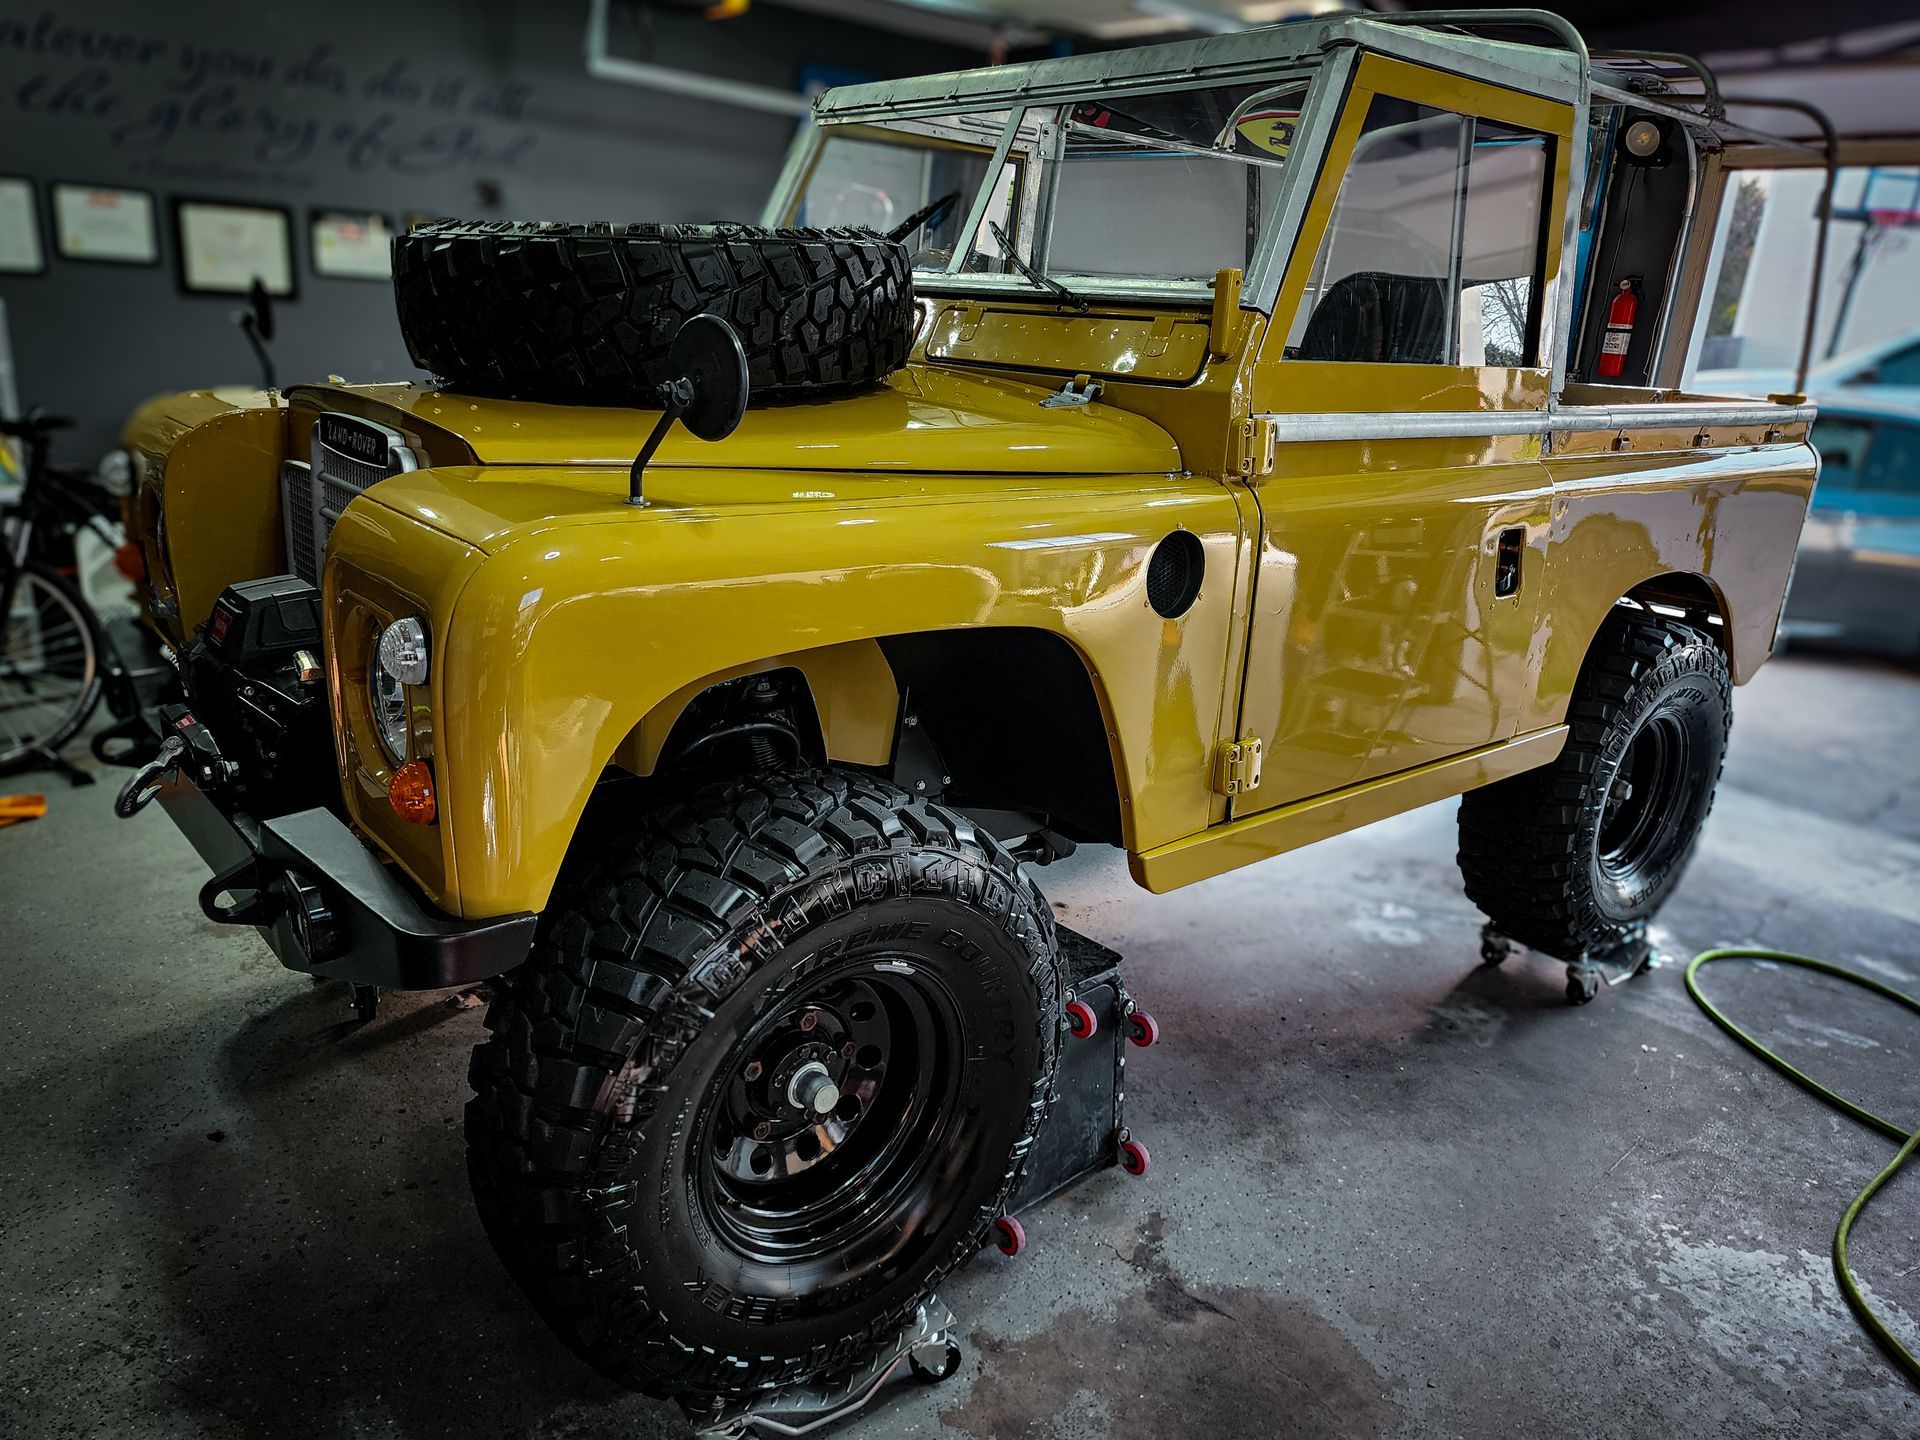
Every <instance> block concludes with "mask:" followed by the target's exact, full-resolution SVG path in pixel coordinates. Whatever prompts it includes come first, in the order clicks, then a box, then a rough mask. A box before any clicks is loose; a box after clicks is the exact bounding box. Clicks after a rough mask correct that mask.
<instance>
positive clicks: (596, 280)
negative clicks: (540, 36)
mask: <svg viewBox="0 0 1920 1440" xmlns="http://www.w3.org/2000/svg"><path fill="white" fill-rule="evenodd" d="M393 288H394V296H395V299H396V301H397V303H398V305H399V311H400V330H401V333H402V334H403V335H404V336H405V337H406V342H407V352H408V353H409V354H410V355H412V357H413V362H414V364H416V365H418V366H419V367H420V368H421V369H423V370H427V371H431V372H432V373H433V374H436V375H439V376H441V377H443V378H444V379H446V380H447V381H449V382H451V383H453V384H455V385H459V386H462V387H466V388H470V389H474V390H482V391H486V392H488V393H491V394H496V395H505V396H510V397H512V398H515V399H521V400H543V401H553V402H558V403H562V404H597V405H639V406H650V405H652V404H653V403H654V391H655V389H656V387H657V386H659V384H660V383H661V382H662V381H664V380H666V379H668V378H669V376H668V373H667V363H666V362H667V347H668V346H669V345H671V344H672V343H673V337H674V335H675V334H676V333H677V332H678V331H679V329H680V326H681V325H682V324H683V323H684V322H685V321H687V320H688V319H690V318H691V317H692V316H695V315H702V314H705V315H718V316H720V317H721V318H722V319H724V320H726V321H727V322H729V323H730V324H731V325H732V326H733V328H734V329H735V330H736V331H738V332H739V334H740V342H741V344H742V345H744V346H745V347H746V352H747V370H748V377H749V381H750V385H751V389H752V393H753V396H754V398H756V399H758V398H764V397H768V396H781V395H784V396H799V395H814V394H822V393H829V392H833V391H840V390H853V389H858V388H861V387H864V386H868V385H872V384H875V383H877V382H878V381H880V380H881V379H883V378H884V377H886V376H887V375H888V374H890V373H891V372H893V371H894V370H897V369H899V368H900V366H901V365H903V364H905V363H906V358H907V350H908V348H909V346H910V345H911V344H912V341H913V308H914V307H913V272H912V268H911V266H910V264H909V262H908V259H907V251H906V247H905V246H903V245H901V244H899V243H898V242H896V241H892V240H888V239H886V238H884V237H882V236H880V235H876V234H874V233H873V232H872V231H870V230H859V229H838V230H768V229H762V228H760V227H758V226H751V225H625V226H614V225H605V224H595V225H562V224H553V223H547V222H538V223H535V222H524V221H464V220H440V221H436V222H434V223H432V224H429V225H423V226H420V227H419V228H418V229H415V230H412V231H410V232H408V233H407V234H405V235H401V236H399V237H397V238H396V239H395V240H394V242H393Z"/></svg>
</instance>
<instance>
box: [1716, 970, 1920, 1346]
mask: <svg viewBox="0 0 1920 1440" xmlns="http://www.w3.org/2000/svg"><path fill="white" fill-rule="evenodd" d="M1717 960H1766V961H1771V962H1772V963H1774V964H1776V965H1797V966H1799V967H1800V968H1801V969H1802V970H1812V971H1815V972H1817V973H1818V974H1821V975H1831V976H1832V977H1833V978H1834V979H1836V980H1844V981H1846V982H1847V983H1848V984H1849V985H1858V986H1859V987H1860V988H1861V989H1863V990H1871V991H1872V992H1873V993H1874V994H1876V995H1879V996H1883V997H1884V998H1886V999H1888V1000H1891V1001H1893V1002H1894V1003H1896V1004H1898V1005H1904V1006H1905V1007H1906V1008H1907V1009H1909V1010H1911V1011H1913V1012H1914V1013H1915V1014H1920V1000H1916V999H1914V998H1913V997H1912V996H1911V995H1908V994H1907V993H1905V992H1904V991H1901V990H1896V989H1894V988H1893V987H1892V986H1891V985H1883V984H1881V983H1880V982H1879V981H1878V980H1874V979H1872V978H1870V977H1868V976H1866V975H1862V974H1860V973H1859V972H1858V971H1854V970H1848V969H1847V968H1845V967H1844V966H1841V965H1835V964H1833V963H1832V962H1831V961H1828V960H1815V959H1813V958H1812V957H1811V956H1808V955H1793V954H1789V953H1787V952H1786V951H1784V950H1750V949H1744V948H1729V949H1723V950H1704V951H1702V952H1701V953H1700V954H1698V955H1696V956H1694V957H1693V961H1692V963H1691V964H1689V965H1688V966H1687V993H1688V994H1689V995H1691V996H1693V998H1694V1001H1695V1002H1696V1003H1697V1004H1698V1005H1699V1006H1700V1008H1701V1009H1702V1010H1704V1011H1706V1012H1707V1016H1708V1018H1709V1019H1711V1020H1712V1021H1713V1023H1714V1024H1716V1025H1718V1026H1719V1027H1720V1028H1721V1029H1722V1030H1724V1031H1726V1032H1727V1033H1728V1034H1729V1035H1731V1036H1733V1038H1734V1039H1736V1040H1738V1041H1739V1042H1740V1043H1741V1044H1742V1045H1744V1046H1746V1047H1747V1049H1749V1050H1751V1051H1752V1052H1753V1053H1754V1054H1755V1055H1758V1056H1759V1057H1760V1058H1761V1059H1762V1060H1764V1061H1766V1062H1767V1064H1769V1065H1771V1066H1772V1067H1773V1068H1774V1069H1776V1070H1778V1071H1779V1072H1780V1073H1781V1074H1782V1075H1784V1076H1786V1077H1787V1078H1788V1079H1789V1080H1791V1081H1793V1083H1794V1084H1796V1085H1798V1086H1799V1087H1800V1088H1801V1089H1803V1090H1807V1091H1810V1092H1812V1093H1813V1094H1815V1095H1817V1096H1819V1097H1820V1098H1821V1099H1822V1100H1824V1101H1826V1102H1827V1103H1828V1104H1829V1105H1832V1106H1833V1107H1834V1108H1835V1109H1837V1110H1841V1111H1843V1112H1845V1113H1846V1114H1848V1115H1851V1116H1852V1117H1853V1118H1854V1119H1855V1120H1858V1121H1859V1122H1860V1123H1861V1124H1862V1125H1865V1126H1867V1127H1868V1128H1869V1129H1872V1130H1878V1131H1879V1132H1880V1133H1881V1134H1882V1135H1885V1136H1888V1137H1889V1138H1890V1139H1893V1140H1897V1141H1899V1142H1900V1153H1899V1154H1897V1155H1895V1156H1894V1157H1893V1161H1892V1163H1890V1164H1889V1165H1888V1166H1887V1168H1886V1169H1884V1170H1882V1171H1881V1172H1880V1173H1879V1174H1878V1175H1876V1176H1874V1177H1873V1179H1871V1180H1869V1181H1868V1182H1867V1187H1866V1189H1864V1190H1862V1191H1861V1192H1860V1193H1859V1194H1858V1195H1856V1196H1854V1197H1853V1203H1852V1204H1851V1205H1849V1206H1847V1212H1846V1214H1844V1215H1842V1216H1841V1217H1840V1228H1839V1229H1837V1230H1835V1231H1834V1232H1833V1273H1834V1276H1835V1278H1836V1279H1838V1280H1839V1282H1840V1293H1841V1294H1842V1295H1844V1296H1846V1298H1847V1304H1848V1305H1849V1306H1850V1307H1852V1310H1853V1313H1854V1316H1855V1318H1856V1319H1858V1320H1859V1322H1860V1323H1861V1325H1863V1326H1864V1327H1866V1331H1867V1333H1868V1334H1869V1335H1871V1336H1873V1338H1874V1340H1875V1341H1876V1342H1878V1344H1879V1346H1880V1348H1881V1349H1882V1350H1884V1351H1886V1352H1887V1354H1888V1356H1889V1357H1891V1358H1892V1360H1893V1363H1894V1364H1895V1365H1897V1366H1899V1368H1900V1369H1901V1370H1902V1371H1904V1372H1905V1373H1906V1376H1907V1378H1908V1379H1910V1380H1912V1381H1914V1382H1915V1383H1916V1384H1920V1359H1915V1358H1914V1354H1913V1352H1912V1351H1911V1350H1909V1349H1907V1347H1906V1346H1905V1345H1902V1344H1901V1343H1900V1341H1899V1340H1898V1339H1896V1338H1895V1337H1894V1334H1893V1332H1892V1331H1891V1330H1889V1329H1888V1328H1887V1326H1886V1322H1885V1321H1883V1320H1882V1319H1881V1318H1880V1317H1879V1316H1878V1315H1876V1314H1874V1313H1873V1307H1872V1306H1871V1305H1869V1304H1867V1301H1866V1297H1865V1296H1863V1295H1862V1294H1861V1293H1860V1283H1859V1282H1858V1281H1857V1280H1855V1279H1854V1278H1853V1271H1851V1270H1849V1269H1848V1268H1847V1236H1848V1235H1849V1234H1850V1233H1851V1232H1852V1230H1853V1222H1854V1221H1855V1220H1857V1219H1859V1218H1860V1212H1861V1211H1863V1210H1865V1209H1866V1208H1867V1202H1868V1201H1869V1200H1871V1199H1873V1197H1874V1196H1875V1195H1876V1194H1878V1193H1879V1192H1880V1189H1881V1187H1882V1186H1884V1185H1885V1184H1886V1183H1887V1182H1888V1181H1889V1180H1891V1179H1892V1178H1893V1177H1894V1176H1895V1175H1897V1174H1899V1173H1900V1167H1901V1166H1903V1165H1905V1164H1906V1163H1907V1161H1908V1160H1910V1159H1912V1158H1913V1153H1914V1151H1916V1150H1920V1130H1913V1131H1908V1130H1907V1129H1906V1128H1905V1127H1903V1126H1900V1125H1896V1124H1894V1123H1893V1122H1892V1121H1891V1120H1888V1119H1886V1118H1884V1117H1883V1116H1879V1115H1876V1114H1874V1113H1873V1112H1872V1111H1871V1110H1869V1109H1867V1108H1866V1107H1865V1106H1863V1105H1856V1104H1854V1103H1853V1101H1851V1100H1849V1099H1847V1097H1846V1096H1844V1095H1841V1094H1838V1093H1837V1092H1835V1091H1832V1090H1829V1089H1828V1088H1827V1087H1826V1086H1825V1085H1822V1084H1821V1083H1820V1082H1819V1081H1818V1080H1815V1079H1813V1078H1812V1077H1811V1076H1809V1075H1807V1074H1806V1073H1805V1072H1804V1071H1801V1070H1797V1069H1795V1068H1794V1067H1793V1066H1791V1065H1789V1064H1788V1063H1787V1062H1786V1061H1785V1060H1782V1059H1781V1058H1780V1057H1779V1056H1778V1055H1776V1054H1774V1053H1773V1051H1771V1050H1769V1049H1767V1047H1766V1046H1764V1045H1762V1044H1761V1043H1760V1042H1759V1041H1758V1040H1756V1039H1754V1038H1753V1036H1751V1035H1749V1034H1748V1033H1747V1032H1746V1031H1744V1030H1742V1029H1741V1028H1740V1027H1739V1026H1738V1025H1736V1024H1734V1023H1733V1021H1731V1020H1729V1019H1728V1018H1727V1017H1726V1016H1725V1015H1724V1014H1723V1013H1721V1011H1720V1009H1719V1008H1718V1007H1717V1006H1716V1005H1715V1004H1714V1003H1713V1002H1712V1001H1711V1000H1709V999H1707V997H1706V996H1705V995H1703V994H1701V993H1700V978H1699V977H1700V972H1701V971H1702V970H1704V969H1705V968H1706V967H1707V966H1709V965H1711V964H1713V963H1714V962H1715V961H1717Z"/></svg>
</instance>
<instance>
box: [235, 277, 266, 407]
mask: <svg viewBox="0 0 1920 1440" xmlns="http://www.w3.org/2000/svg"><path fill="white" fill-rule="evenodd" d="M233 323H234V324H236V325H238V326H239V327H240V333H241V334H243V335H245V336H246V337H247V343H248V344H249V345H251V346H252V347H253V355H254V358H255V359H256V360H258V361H259V362H260V385H261V388H262V389H263V390H271V389H273V388H274V375H273V357H272V356H271V355H269V354H267V341H269V340H271V339H273V299H272V297H271V296H269V295H268V294H267V287H266V286H265V285H264V284H262V283H261V282H260V281H259V280H258V279H256V280H255V281H254V282H253V288H252V289H251V290H249V291H247V303H246V305H245V306H244V307H243V308H241V309H239V310H236V311H234V312H233Z"/></svg>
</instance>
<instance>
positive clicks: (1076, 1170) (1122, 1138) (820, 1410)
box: [680, 926, 1160, 1440]
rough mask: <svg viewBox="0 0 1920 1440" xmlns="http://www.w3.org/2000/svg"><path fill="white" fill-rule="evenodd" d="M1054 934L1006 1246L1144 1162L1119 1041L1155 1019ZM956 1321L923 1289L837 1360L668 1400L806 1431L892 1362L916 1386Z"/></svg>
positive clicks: (1097, 963)
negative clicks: (882, 1337)
mask: <svg viewBox="0 0 1920 1440" xmlns="http://www.w3.org/2000/svg"><path fill="white" fill-rule="evenodd" d="M1059 936H1060V942H1059V943H1060V955H1061V958H1062V960H1064V961H1065V962H1066V972H1067V1001H1066V1004H1065V1005H1064V1006H1063V1008H1062V1011H1061V1022H1060V1023H1061V1028H1062V1030H1063V1031H1064V1034H1063V1036H1062V1041H1061V1048H1060V1065H1059V1069H1058V1071H1057V1072H1056V1074H1055V1078H1054V1089H1053V1100H1052V1104H1051V1106H1050V1107H1049V1108H1048V1111H1047V1118H1046V1121H1045V1123H1044V1124H1042V1126H1041V1127H1040V1132H1039V1134H1038V1135H1037V1136H1036V1137H1035V1138H1034V1142H1033V1149H1032V1150H1031V1151H1030V1152H1029V1154H1028V1156H1027V1163H1026V1168H1025V1169H1024V1170H1023V1171H1022V1172H1021V1178H1020V1183H1019V1186H1018V1188H1016V1190H1015V1191H1014V1194H1013V1198H1012V1199H1011V1200H1009V1201H1008V1203H1007V1213H1006V1214H1004V1215H1003V1216H1001V1217H1000V1218H999V1219H998V1220H996V1221H995V1222H994V1228H993V1244H994V1245H995V1247H996V1248H997V1249H998V1250H999V1251H1000V1252H1001V1254H1003V1255H1008V1256H1013V1255H1018V1254H1019V1253H1020V1252H1021V1251H1023V1250H1024V1249H1026V1244H1027V1235H1026V1231H1025V1229H1024V1228H1022V1226H1021V1224H1020V1221H1019V1219H1018V1216H1019V1215H1020V1214H1021V1213H1023V1212H1025V1211H1028V1210H1031V1209H1033V1208H1034V1207H1035V1206H1037V1205H1039V1204H1041V1203H1042V1202H1044V1201H1046V1200H1049V1199H1051V1198H1052V1197H1053V1196H1055V1195H1058V1194H1060V1193H1061V1192H1062V1191H1064V1190H1067V1189H1070V1188H1071V1187H1073V1186H1074V1185H1077V1184H1078V1183H1079V1182H1080V1181H1082V1180H1085V1179H1087V1178H1089V1177H1090V1176H1092V1175H1095V1174H1097V1173H1099V1172H1100V1171H1102V1170H1105V1169H1107V1168H1108V1167H1110V1166H1114V1165H1118V1166H1119V1167H1120V1168H1121V1169H1122V1170H1125V1171H1126V1172H1127V1173H1128V1174H1129V1175H1135V1176H1139V1175H1145V1174H1146V1173H1147V1169H1148V1167H1149V1165H1150V1164H1151V1163H1152V1161H1151V1156H1149V1154H1148V1152H1147V1147H1146V1146H1145V1145H1143V1144H1141V1143H1140V1142H1139V1141H1138V1140H1136V1139H1134V1138H1133V1134H1132V1132H1131V1131H1130V1130H1129V1129H1128V1128H1127V1124H1126V1119H1125V1113H1124V1112H1125V1104H1126V1086H1125V1079H1126V1065H1127V1055H1126V1051H1127V1046H1128V1045H1135V1046H1147V1045H1152V1044H1154V1043H1155V1042H1156V1041H1157V1040H1158V1039H1159V1038H1160V1027H1159V1026H1158V1024H1156V1023H1155V1021H1154V1019H1153V1017H1152V1016H1151V1015H1149V1014H1147V1013H1146V1011H1144V1010H1142V1009H1140V1008H1139V1007H1138V1006H1137V1005H1136V1004H1135V1003H1134V1000H1133V997H1132V996H1131V995H1129V994H1128V993H1127V988H1126V986H1125V985H1124V984H1123V983H1122V982H1121V979H1120V957H1119V956H1118V955H1117V954H1115V953H1114V952H1113V951H1112V950H1109V949H1107V948H1106V946H1104V945H1102V944H1100V943H1099V942H1098V941H1095V940H1090V939H1088V938H1087V937H1086V936H1084V935H1081V934H1078V933H1076V932H1075V931H1072V930H1069V929H1067V928H1066V927H1065V926H1062V927H1060V932H1059ZM957 1328H958V1326H957V1322H956V1321H955V1319H954V1316H953V1311H951V1310H950V1309H948V1308H947V1307H946V1306H945V1305H944V1304H942V1303H941V1302H940V1300H939V1299H938V1298H936V1297H934V1296H931V1295H929V1296H928V1297H927V1298H926V1300H925V1301H923V1302H922V1303H921V1305H920V1307H919V1310H918V1311H917V1312H916V1313H915V1315H914V1318H913V1320H912V1322H911V1323H910V1324H908V1325H907V1326H905V1327H904V1328H903V1329H902V1330H901V1331H900V1332H899V1334H897V1335H896V1336H895V1337H894V1338H893V1339H892V1340H891V1341H890V1342H888V1343H887V1344H885V1345H883V1346H881V1347H880V1348H879V1349H878V1350H876V1351H874V1352H873V1354H872V1355H870V1356H869V1357H868V1358H867V1359H865V1360H864V1361H861V1362H860V1363H859V1364H857V1365H855V1366H853V1367H852V1368H851V1369H849V1370H845V1371H841V1372H838V1373H835V1374H832V1375H828V1376H826V1377H823V1378H822V1379H819V1380H815V1381H810V1382H807V1383H805V1384H799V1385H788V1386H783V1387H780V1388H778V1389H772V1390H759V1391H754V1392H752V1393H751V1394H746V1395H740V1396H722V1397H713V1398H707V1399H698V1400H695V1399H682V1400H681V1401H680V1408H681V1409H682V1411H684V1412H685V1414H686V1416H687V1419H688V1420H689V1421H690V1422H691V1423H692V1425H693V1429H694V1434H695V1435H697V1436H701V1437H705V1440H745V1437H746V1436H748V1435H751V1434H754V1433H756V1432H758V1433H760V1434H762V1435H806V1434H811V1433H813V1432H816V1431H819V1430H822V1429H825V1428H826V1427H827V1426H829V1425H833V1424H836V1423H838V1422H839V1421H842V1420H847V1419H850V1418H852V1417H853V1416H854V1415H856V1414H858V1413H859V1412H860V1411H862V1410H864V1409H865V1408H866V1407H867V1406H868V1405H870V1404H871V1403H873V1401H874V1400H875V1399H877V1398H878V1397H879V1396H880V1394H881V1392H882V1391H883V1390H884V1389H885V1387H886V1384H887V1381H888V1380H890V1379H892V1378H893V1377H894V1376H895V1375H897V1374H899V1373H900V1371H901V1369H902V1367H905V1368H906V1370H907V1371H908V1372H909V1373H911V1375H912V1376H913V1378H914V1379H916V1380H918V1381H920V1382H922V1383H923V1384H938V1383H939V1382H940V1381H942V1380H946V1379H948V1378H950V1377H951V1376H953V1375H954V1374H955V1373H956V1372H958V1370H959V1369H960V1361H961V1351H960V1342H959V1340H958V1339H956V1338H955V1335H956V1331H957Z"/></svg>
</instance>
